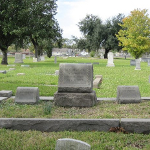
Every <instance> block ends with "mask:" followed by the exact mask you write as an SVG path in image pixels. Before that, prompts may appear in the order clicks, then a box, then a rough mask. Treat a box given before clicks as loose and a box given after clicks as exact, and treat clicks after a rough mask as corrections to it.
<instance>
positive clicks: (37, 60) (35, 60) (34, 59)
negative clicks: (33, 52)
mask: <svg viewBox="0 0 150 150" xmlns="http://www.w3.org/2000/svg"><path fill="white" fill-rule="evenodd" d="M39 61H41V59H40V57H38V58H35V57H33V62H39Z"/></svg>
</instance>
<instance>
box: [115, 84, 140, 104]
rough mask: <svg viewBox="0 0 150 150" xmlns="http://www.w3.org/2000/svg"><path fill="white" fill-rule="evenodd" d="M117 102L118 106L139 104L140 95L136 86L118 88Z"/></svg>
mask: <svg viewBox="0 0 150 150" xmlns="http://www.w3.org/2000/svg"><path fill="white" fill-rule="evenodd" d="M117 102H118V103H119V104H129V103H140V102H141V94H140V91H139V87H138V86H118V88H117Z"/></svg>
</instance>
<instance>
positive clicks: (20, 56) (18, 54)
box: [15, 53, 23, 63]
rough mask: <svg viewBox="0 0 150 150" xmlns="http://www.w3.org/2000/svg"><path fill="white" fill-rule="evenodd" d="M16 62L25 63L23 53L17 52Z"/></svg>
mask: <svg viewBox="0 0 150 150" xmlns="http://www.w3.org/2000/svg"><path fill="white" fill-rule="evenodd" d="M15 63H23V56H22V53H15Z"/></svg>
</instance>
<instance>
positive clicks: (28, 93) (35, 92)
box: [15, 87, 39, 104]
mask: <svg viewBox="0 0 150 150" xmlns="http://www.w3.org/2000/svg"><path fill="white" fill-rule="evenodd" d="M38 100H39V89H38V87H18V88H17V92H16V97H15V102H16V103H20V104H36V103H37V102H38Z"/></svg>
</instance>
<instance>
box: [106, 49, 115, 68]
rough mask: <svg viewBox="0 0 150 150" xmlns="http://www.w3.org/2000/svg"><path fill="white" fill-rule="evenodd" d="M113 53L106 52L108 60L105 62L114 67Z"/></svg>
mask: <svg viewBox="0 0 150 150" xmlns="http://www.w3.org/2000/svg"><path fill="white" fill-rule="evenodd" d="M113 60H114V54H113V53H112V52H109V53H108V62H107V67H114V66H115V65H114V62H113Z"/></svg>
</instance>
